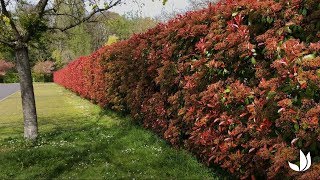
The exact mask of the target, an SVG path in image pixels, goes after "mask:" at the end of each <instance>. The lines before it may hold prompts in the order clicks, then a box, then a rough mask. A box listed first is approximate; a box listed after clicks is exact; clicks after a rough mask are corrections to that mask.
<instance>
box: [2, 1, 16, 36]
mask: <svg viewBox="0 0 320 180" xmlns="http://www.w3.org/2000/svg"><path fill="white" fill-rule="evenodd" d="M0 3H1V9H2V13H3V15H5V16H6V17H7V18H9V21H10V22H9V23H10V26H11V28H12V30H13V32H14V34H15V36H16V39H21V35H20V33H19V31H18V29H17V26H16V25H15V24H14V22H13V19H12V17H11V14H10V13H9V12H8V10H7V5H6V4H5V2H4V0H0Z"/></svg>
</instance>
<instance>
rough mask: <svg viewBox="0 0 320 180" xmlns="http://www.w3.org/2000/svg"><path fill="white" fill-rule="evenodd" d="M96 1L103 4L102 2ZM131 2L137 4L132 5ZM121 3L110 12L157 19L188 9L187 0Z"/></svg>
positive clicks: (150, 0) (34, 0) (36, 1)
mask: <svg viewBox="0 0 320 180" xmlns="http://www.w3.org/2000/svg"><path fill="white" fill-rule="evenodd" d="M28 1H29V2H31V3H38V2H39V0H28ZM97 1H100V2H103V0H97ZM132 1H135V2H138V3H133V2H132ZM123 2H126V3H124V4H122V5H120V6H116V7H113V8H112V9H110V11H113V12H116V13H118V14H121V15H125V14H128V13H137V12H138V13H139V15H141V16H143V17H158V16H159V15H161V13H162V12H166V13H168V14H173V13H174V12H181V11H183V10H185V9H186V8H187V7H188V1H187V0H168V2H167V3H166V5H163V4H162V0H123ZM88 8H89V7H88Z"/></svg>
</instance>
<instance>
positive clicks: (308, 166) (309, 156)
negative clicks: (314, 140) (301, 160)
mask: <svg viewBox="0 0 320 180" xmlns="http://www.w3.org/2000/svg"><path fill="white" fill-rule="evenodd" d="M310 166H311V155H310V152H309V153H308V155H307V166H306V168H304V169H303V171H306V170H308V169H309V168H310Z"/></svg>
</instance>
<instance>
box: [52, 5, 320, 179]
mask: <svg viewBox="0 0 320 180" xmlns="http://www.w3.org/2000/svg"><path fill="white" fill-rule="evenodd" d="M319 4H320V0H291V1H287V0H264V1H259V0H236V1H233V0H226V1H223V2H219V3H218V4H216V5H210V6H209V7H208V8H206V9H203V10H200V11H194V12H188V13H187V14H185V15H181V16H179V17H177V18H175V19H173V20H171V21H169V22H168V23H166V24H159V25H158V26H157V27H155V28H153V29H150V30H148V31H147V32H146V33H142V34H136V35H134V36H132V37H131V38H130V39H128V40H125V41H120V42H118V43H115V44H113V45H111V46H106V47H103V48H102V49H100V50H98V51H97V52H94V53H93V54H92V55H90V56H87V57H81V58H79V59H77V60H75V61H73V62H72V63H70V64H69V65H68V66H66V67H65V68H63V69H61V70H59V71H57V72H55V73H54V81H55V82H56V83H58V84H61V85H63V86H65V87H66V88H68V89H70V90H72V91H74V92H76V93H78V94H79V95H81V96H82V97H84V98H87V99H90V100H92V101H93V102H95V103H98V104H99V105H101V106H102V107H104V108H111V109H115V110H119V111H125V112H129V113H130V114H131V116H132V117H133V119H135V120H136V121H137V122H139V123H141V124H143V126H144V127H146V128H148V129H152V130H153V131H154V132H156V133H158V134H159V135H160V136H162V137H163V138H164V139H166V140H167V141H168V142H170V143H171V144H172V145H173V146H175V147H183V148H186V149H188V150H189V151H190V152H192V153H194V154H195V155H196V156H197V157H198V158H199V160H201V161H202V162H203V163H205V164H207V165H208V166H212V165H219V166H221V167H222V168H224V169H226V170H228V171H229V172H231V173H233V174H234V175H236V176H237V177H239V178H243V179H244V178H283V177H284V176H286V177H288V178H297V179H299V178H300V179H314V178H317V177H319V176H320V162H319V161H320V152H319V150H320V128H319V117H320V103H319V101H320V78H319V77H320V56H319V54H320V42H319V40H320V23H319V22H320V21H319V20H320V5H319ZM299 149H301V150H302V151H304V152H305V153H307V152H311V156H312V158H313V159H312V161H313V162H312V166H311V168H310V169H309V170H308V171H306V172H304V173H300V172H295V171H293V170H291V169H290V168H289V166H288V161H290V162H298V161H299Z"/></svg>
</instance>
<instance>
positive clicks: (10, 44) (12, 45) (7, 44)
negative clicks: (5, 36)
mask: <svg viewBox="0 0 320 180" xmlns="http://www.w3.org/2000/svg"><path fill="white" fill-rule="evenodd" d="M0 44H4V45H6V46H9V47H11V48H13V47H14V43H12V42H9V41H5V40H2V39H0Z"/></svg>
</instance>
